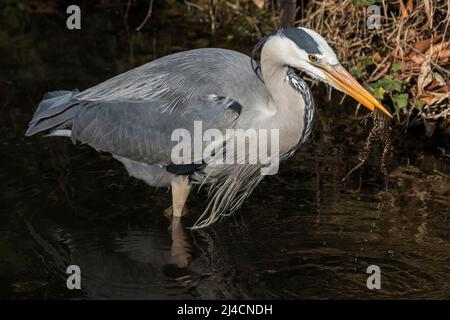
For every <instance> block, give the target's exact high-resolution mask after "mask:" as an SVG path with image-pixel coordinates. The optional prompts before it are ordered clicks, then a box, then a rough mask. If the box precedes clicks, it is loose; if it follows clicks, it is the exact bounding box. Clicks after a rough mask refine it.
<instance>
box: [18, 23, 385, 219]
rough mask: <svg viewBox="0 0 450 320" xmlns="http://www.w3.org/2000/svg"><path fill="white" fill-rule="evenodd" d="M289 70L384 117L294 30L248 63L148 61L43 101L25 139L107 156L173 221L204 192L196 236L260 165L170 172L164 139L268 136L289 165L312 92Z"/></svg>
mask: <svg viewBox="0 0 450 320" xmlns="http://www.w3.org/2000/svg"><path fill="white" fill-rule="evenodd" d="M259 51H260V59H257V53H258V52H259ZM257 60H258V61H257ZM294 69H297V70H302V71H304V72H306V73H307V74H308V75H309V76H311V77H313V78H315V79H318V80H320V81H322V82H325V83H327V84H329V85H331V86H332V87H334V88H336V89H338V90H340V91H342V92H344V93H346V94H348V95H350V96H352V97H353V98H354V99H356V100H357V101H359V102H360V103H361V104H362V105H364V106H365V107H367V108H368V109H370V110H372V111H374V110H375V109H380V110H381V111H382V112H384V113H385V114H387V115H388V116H391V115H390V113H389V111H388V110H386V109H385V108H384V107H383V106H382V105H381V104H380V103H379V102H378V101H377V99H376V98H375V97H374V96H373V95H372V94H370V93H369V92H368V91H367V90H366V89H364V87H363V86H362V85H361V84H359V83H358V81H357V80H356V79H354V78H353V77H352V76H351V75H350V74H349V73H348V72H347V71H346V70H345V69H344V68H343V67H342V66H341V64H340V63H339V60H338V58H337V57H336V54H335V53H334V51H333V50H332V49H331V47H330V46H329V45H328V43H327V42H326V40H325V39H324V38H323V37H322V36H320V35H319V34H318V33H317V32H315V31H313V30H311V29H308V28H302V27H299V28H284V29H280V30H277V31H275V32H273V33H272V34H270V35H268V36H266V37H264V38H263V39H261V40H260V41H259V42H258V43H257V44H256V46H255V47H254V49H253V52H252V57H249V56H247V55H244V54H242V53H239V52H236V51H231V50H226V49H218V48H203V49H195V50H190V51H184V52H180V53H175V54H171V55H168V56H165V57H162V58H160V59H157V60H154V61H152V62H149V63H147V64H144V65H142V66H139V67H137V68H135V69H132V70H130V71H128V72H125V73H123V74H120V75H118V76H116V77H114V78H112V79H109V80H106V81H105V82H102V83H100V84H98V85H96V86H94V87H91V88H89V89H86V90H84V91H82V92H78V91H55V92H49V93H47V94H46V95H45V96H44V97H43V100H42V101H41V102H40V104H39V106H38V108H37V110H36V112H35V114H34V115H33V118H32V120H31V122H30V124H29V128H28V130H27V132H26V135H27V136H31V135H34V134H36V133H38V132H43V133H47V134H50V135H55V136H66V137H70V138H71V140H72V142H73V143H76V142H77V141H78V142H81V143H85V144H88V145H90V146H92V147H94V148H95V149H97V150H99V151H104V152H109V153H111V154H112V155H113V156H114V158H116V159H117V160H119V161H121V162H122V163H123V164H124V166H125V167H126V169H127V170H128V172H129V174H130V175H131V176H134V177H136V178H138V179H141V180H143V181H145V182H146V183H147V184H148V185H150V186H156V187H158V186H168V187H171V190H172V211H173V215H174V217H180V216H182V215H183V208H184V207H185V204H186V200H187V198H188V195H189V192H190V189H191V186H192V185H193V184H198V185H203V184H205V185H209V187H208V188H209V196H210V199H209V202H208V205H207V207H206V209H205V211H204V212H203V214H202V215H201V217H200V218H199V220H198V221H197V223H196V224H195V226H194V227H204V226H207V225H209V224H211V223H213V222H214V221H216V220H217V219H218V218H219V217H221V216H223V215H227V214H229V213H232V212H234V211H236V210H237V209H238V208H239V207H240V206H241V205H242V203H243V201H244V200H245V199H246V198H247V197H248V196H249V195H250V193H251V192H252V191H253V189H254V188H255V187H256V185H257V184H258V183H259V182H260V181H261V179H262V177H263V176H262V175H261V172H260V170H259V169H261V167H262V165H258V164H254V163H249V162H246V163H243V164H233V163H230V164H223V163H222V164H220V165H219V163H215V162H214V161H212V162H208V163H206V162H205V161H198V159H196V161H192V162H191V163H189V162H187V163H186V162H183V163H181V164H180V163H178V162H174V159H173V152H172V151H173V148H174V143H175V142H174V141H173V140H172V139H171V137H172V133H173V132H174V130H177V129H178V128H185V129H186V130H187V131H188V132H191V133H193V131H194V127H193V123H194V122H195V121H201V122H202V125H203V129H215V130H219V131H221V132H223V131H225V130H226V129H228V128H235V129H244V130H245V129H250V128H255V129H276V130H278V132H279V136H278V138H279V146H278V151H277V156H278V157H279V158H281V159H285V158H287V157H289V156H290V155H292V154H293V153H294V151H295V150H296V149H297V148H298V147H299V146H300V145H301V144H302V143H303V142H304V141H305V140H306V138H307V137H308V135H309V134H310V132H311V129H312V124H313V118H314V100H313V97H312V94H311V91H310V89H309V88H308V86H307V84H306V83H305V81H304V80H303V79H302V78H301V77H299V76H298V75H297V74H296V73H295V72H294V71H293V70H294ZM225 142H226V141H225ZM203 143H204V144H208V143H213V142H212V141H210V142H202V144H203ZM221 143H222V144H223V147H224V146H225V145H226V143H224V141H221ZM216 145H217V144H216ZM224 148H226V146H225V147H224ZM197 156H198V154H197ZM200 160H201V159H200Z"/></svg>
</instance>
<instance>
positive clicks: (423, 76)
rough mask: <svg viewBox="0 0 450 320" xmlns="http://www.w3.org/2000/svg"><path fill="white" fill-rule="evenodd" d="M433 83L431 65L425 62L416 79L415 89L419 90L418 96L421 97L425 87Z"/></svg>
mask: <svg viewBox="0 0 450 320" xmlns="http://www.w3.org/2000/svg"><path fill="white" fill-rule="evenodd" d="M432 81H433V73H432V72H431V65H430V63H429V62H425V63H423V64H422V66H421V67H420V74H419V77H418V78H417V88H418V90H419V95H423V94H424V92H425V87H426V86H428V85H429V84H430V83H431V82H432Z"/></svg>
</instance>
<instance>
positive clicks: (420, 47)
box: [413, 34, 442, 53]
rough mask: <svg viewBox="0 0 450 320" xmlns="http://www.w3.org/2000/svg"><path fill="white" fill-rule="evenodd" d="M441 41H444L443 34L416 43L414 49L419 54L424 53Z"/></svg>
mask: <svg viewBox="0 0 450 320" xmlns="http://www.w3.org/2000/svg"><path fill="white" fill-rule="evenodd" d="M441 39H442V34H440V35H437V36H433V37H431V38H429V39H425V40H420V41H417V42H415V43H414V44H413V48H414V49H416V50H417V51H419V52H422V53H424V52H425V51H427V49H428V48H429V47H430V46H431V44H433V43H436V42H438V41H439V40H441Z"/></svg>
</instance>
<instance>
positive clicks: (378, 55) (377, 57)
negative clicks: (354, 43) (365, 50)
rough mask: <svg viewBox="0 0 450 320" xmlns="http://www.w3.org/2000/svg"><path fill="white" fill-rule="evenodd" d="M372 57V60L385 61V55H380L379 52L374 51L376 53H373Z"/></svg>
mask: <svg viewBox="0 0 450 320" xmlns="http://www.w3.org/2000/svg"><path fill="white" fill-rule="evenodd" d="M371 58H372V60H373V61H375V62H376V63H380V62H381V61H383V57H382V56H381V55H380V53H379V52H377V53H374V54H373V55H372V57H371Z"/></svg>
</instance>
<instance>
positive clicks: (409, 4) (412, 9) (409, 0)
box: [408, 0, 414, 13]
mask: <svg viewBox="0 0 450 320" xmlns="http://www.w3.org/2000/svg"><path fill="white" fill-rule="evenodd" d="M408 11H409V13H412V12H413V11H414V1H413V0H408Z"/></svg>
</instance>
